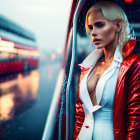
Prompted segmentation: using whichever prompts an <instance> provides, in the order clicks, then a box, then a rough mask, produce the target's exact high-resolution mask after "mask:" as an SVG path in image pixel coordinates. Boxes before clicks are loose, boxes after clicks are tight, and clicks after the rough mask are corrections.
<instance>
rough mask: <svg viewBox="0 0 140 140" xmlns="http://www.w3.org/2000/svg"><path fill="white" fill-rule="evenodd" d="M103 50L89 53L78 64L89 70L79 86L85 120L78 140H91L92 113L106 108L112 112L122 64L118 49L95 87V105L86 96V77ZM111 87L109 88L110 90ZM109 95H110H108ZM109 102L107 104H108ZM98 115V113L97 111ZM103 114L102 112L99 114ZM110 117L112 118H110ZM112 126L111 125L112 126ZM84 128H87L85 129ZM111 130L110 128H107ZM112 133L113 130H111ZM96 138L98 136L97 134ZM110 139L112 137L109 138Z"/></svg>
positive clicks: (99, 138) (117, 48)
mask: <svg viewBox="0 0 140 140" xmlns="http://www.w3.org/2000/svg"><path fill="white" fill-rule="evenodd" d="M102 54H103V50H97V49H96V50H94V51H93V52H92V53H90V54H89V55H88V56H87V57H86V59H85V60H84V61H83V62H82V64H79V65H80V66H82V67H84V68H90V69H89V71H88V72H87V74H86V75H85V76H84V78H83V79H82V81H81V85H80V98H81V100H82V102H83V108H84V111H85V120H84V123H83V126H82V128H81V131H80V133H79V136H78V138H79V139H80V140H87V139H88V140H91V139H92V134H93V131H94V130H93V128H94V125H93V124H94V123H95V122H94V116H93V114H94V112H96V111H98V110H99V109H100V110H102V111H103V110H104V108H108V109H110V110H111V111H112V110H113V107H112V106H113V103H114V95H115V88H116V83H117V77H118V73H119V69H120V65H121V63H122V60H123V58H122V55H121V53H120V51H119V47H118V46H117V47H116V50H115V53H114V59H113V61H112V64H111V65H110V67H109V68H108V69H107V70H106V71H105V72H104V73H103V75H102V76H101V78H100V79H99V81H98V83H97V85H96V99H97V105H95V106H93V104H92V102H91V99H90V96H89V94H88V90H87V80H88V79H87V77H88V75H89V73H90V71H91V70H92V68H93V67H94V66H95V64H96V62H97V61H98V59H100V58H101V57H102ZM110 86H111V88H110ZM109 93H111V95H109ZM108 101H109V102H108ZM98 112H99V114H100V111H98ZM101 113H102V114H103V112H101ZM111 117H112V116H111ZM112 123H113V120H112ZM112 125H113V124H112ZM85 126H89V128H88V129H87V128H86V127H85ZM108 129H112V128H108ZM112 131H113V130H112ZM97 136H98V134H97ZM97 136H95V137H96V139H98V140H103V139H101V137H102V136H101V135H100V136H98V137H97ZM111 137H112V136H111Z"/></svg>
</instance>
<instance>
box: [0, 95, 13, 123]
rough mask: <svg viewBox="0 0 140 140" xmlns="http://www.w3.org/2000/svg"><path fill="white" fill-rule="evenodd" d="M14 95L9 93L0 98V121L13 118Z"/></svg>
mask: <svg viewBox="0 0 140 140" xmlns="http://www.w3.org/2000/svg"><path fill="white" fill-rule="evenodd" d="M13 108H14V94H13V93H9V94H6V95H4V96H2V97H0V120H3V121H5V120H9V119H12V117H13V112H12V110H13Z"/></svg>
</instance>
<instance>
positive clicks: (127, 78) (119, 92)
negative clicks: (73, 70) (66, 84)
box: [73, 1, 140, 140]
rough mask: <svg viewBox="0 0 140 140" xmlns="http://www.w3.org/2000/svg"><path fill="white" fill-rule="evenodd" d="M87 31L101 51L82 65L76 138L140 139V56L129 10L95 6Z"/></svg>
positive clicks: (110, 5)
mask: <svg viewBox="0 0 140 140" xmlns="http://www.w3.org/2000/svg"><path fill="white" fill-rule="evenodd" d="M85 27H86V32H87V33H88V34H89V33H90V38H91V39H92V41H93V43H94V45H95V47H96V49H95V50H94V51H93V52H92V53H91V54H89V55H88V56H87V58H86V59H85V60H84V61H83V62H82V64H80V68H81V70H82V72H81V75H80V83H79V90H78V98H77V101H76V113H75V118H76V122H75V127H74V133H73V139H74V140H75V139H79V140H140V55H139V53H133V52H132V51H133V49H134V47H135V44H136V40H135V39H132V38H131V35H130V30H129V23H128V20H127V17H126V15H125V13H124V11H123V10H122V9H121V8H120V7H119V6H118V5H116V4H115V3H113V2H109V1H104V2H98V3H95V4H94V5H93V6H92V7H91V8H90V9H89V10H88V12H87V14H86V21H85Z"/></svg>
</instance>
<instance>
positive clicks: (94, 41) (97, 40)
mask: <svg viewBox="0 0 140 140" xmlns="http://www.w3.org/2000/svg"><path fill="white" fill-rule="evenodd" d="M100 42H101V40H99V39H93V43H94V44H95V45H98V44H99V43H100Z"/></svg>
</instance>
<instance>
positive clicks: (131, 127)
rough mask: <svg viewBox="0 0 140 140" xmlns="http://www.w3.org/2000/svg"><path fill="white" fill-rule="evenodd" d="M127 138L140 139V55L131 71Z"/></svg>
mask: <svg viewBox="0 0 140 140" xmlns="http://www.w3.org/2000/svg"><path fill="white" fill-rule="evenodd" d="M128 92H129V95H128V100H127V133H126V140H140V56H139V57H138V58H137V59H136V60H135V62H134V63H133V64H132V66H131V68H130V71H129V80H128Z"/></svg>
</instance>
